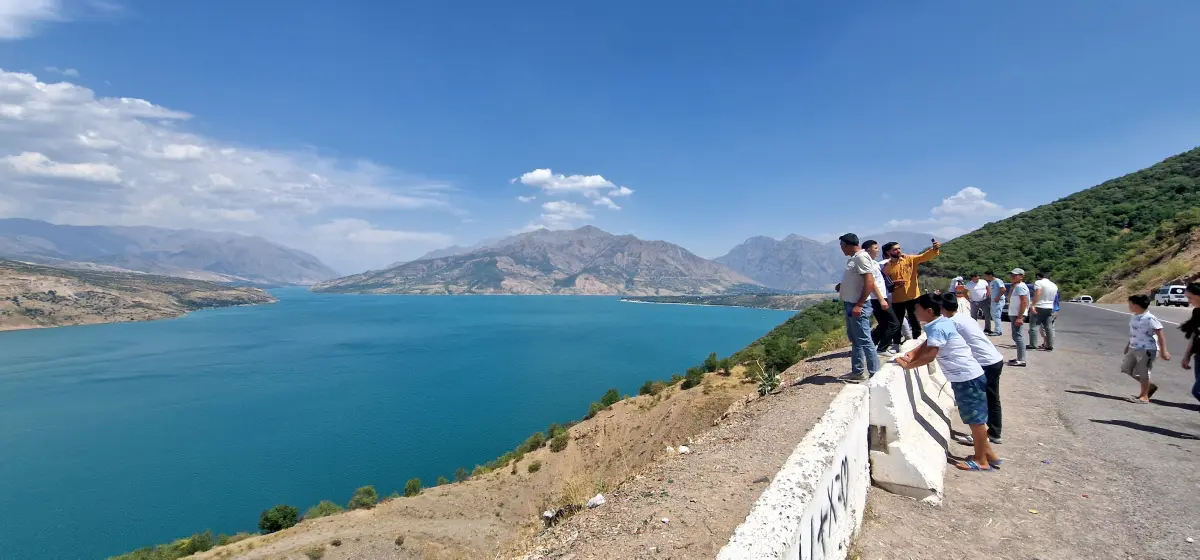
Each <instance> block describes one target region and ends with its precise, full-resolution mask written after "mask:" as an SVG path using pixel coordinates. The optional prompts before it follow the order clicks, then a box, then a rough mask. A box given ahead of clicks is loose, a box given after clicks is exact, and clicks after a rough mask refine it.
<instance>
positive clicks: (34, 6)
mask: <svg viewBox="0 0 1200 560" xmlns="http://www.w3.org/2000/svg"><path fill="white" fill-rule="evenodd" d="M61 9H62V6H61V5H60V2H59V0H0V40H13V39H23V38H25V37H29V36H30V35H33V33H34V30H35V28H36V27H37V25H38V24H39V23H42V22H47V21H57V20H60V19H62V16H61V13H62V12H61Z"/></svg>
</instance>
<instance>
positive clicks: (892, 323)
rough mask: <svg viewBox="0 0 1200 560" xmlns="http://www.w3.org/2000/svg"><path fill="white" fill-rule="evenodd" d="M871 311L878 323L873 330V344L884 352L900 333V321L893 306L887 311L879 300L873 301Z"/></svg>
mask: <svg viewBox="0 0 1200 560" xmlns="http://www.w3.org/2000/svg"><path fill="white" fill-rule="evenodd" d="M871 309H872V310H873V311H874V313H872V314H873V315H874V316H875V321H876V322H877V323H878V324H876V325H875V328H873V329H871V342H874V343H875V349H877V350H879V351H880V352H883V351H884V350H887V347H888V345H890V344H891V343H892V340H893V339H895V338H896V336H897V335H898V334H899V333H900V320H899V319H897V318H896V312H895V310H893V308H892V307H891V306H889V307H888V308H887V310H886V311H885V310H884V309H883V304H882V303H880V301H879V300H877V299H872V300H871Z"/></svg>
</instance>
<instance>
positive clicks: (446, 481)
mask: <svg viewBox="0 0 1200 560" xmlns="http://www.w3.org/2000/svg"><path fill="white" fill-rule="evenodd" d="M447 484H450V479H448V478H446V477H444V476H439V477H438V481H437V485H438V486H445V485H447Z"/></svg>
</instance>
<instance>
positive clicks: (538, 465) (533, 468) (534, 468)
mask: <svg viewBox="0 0 1200 560" xmlns="http://www.w3.org/2000/svg"><path fill="white" fill-rule="evenodd" d="M526 470H528V471H529V472H530V473H535V472H538V471H540V470H542V462H541V461H534V462H532V463H529V466H528V467H526Z"/></svg>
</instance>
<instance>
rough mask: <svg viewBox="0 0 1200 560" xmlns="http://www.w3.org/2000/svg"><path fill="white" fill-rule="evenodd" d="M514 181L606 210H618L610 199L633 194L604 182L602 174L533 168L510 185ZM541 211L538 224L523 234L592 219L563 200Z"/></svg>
mask: <svg viewBox="0 0 1200 560" xmlns="http://www.w3.org/2000/svg"><path fill="white" fill-rule="evenodd" d="M517 181H520V182H521V184H523V185H526V186H529V187H533V188H536V189H541V191H542V192H544V193H546V194H548V195H553V196H560V197H564V196H565V197H569V196H572V195H580V196H582V197H583V198H585V199H588V200H591V201H592V205H593V206H603V207H605V208H608V209H609V210H620V209H621V207H620V206H619V205H617V203H616V202H613V199H612V197H619V196H630V195H632V194H633V189H631V188H629V187H625V186H618V185H617V184H615V183H613V182H612V181H609V180H608V179H605V178H604V176H602V175H562V174H559V173H555V172H553V171H551V170H550V169H534V170H533V171H530V172H528V173H524V174H522V175H521V176H520V177H517V178H515V179H513V180H511V181H509V182H510V183H515V182H517ZM533 198H534V197H532V196H529V197H525V196H520V197H517V200H520V201H521V202H528V201H531V200H533ZM542 209H543V210H544V211H545V212H544V213H543V214H542V215H541V216H540V219H541V222H540V223H536V222H535V223H530V224H528V225H526V226H525V228H523V230H522V231H531V230H534V229H541V228H550V229H562V228H566V227H571V226H572V225H577V222H579V221H581V220H590V219H592V218H593V217H594V216H592V215H591V214H589V213H588V212H587V209H586V207H584V206H582V205H579V204H576V203H573V202H568V201H565V200H556V201H551V202H547V203H545V204H543V205H542Z"/></svg>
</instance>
